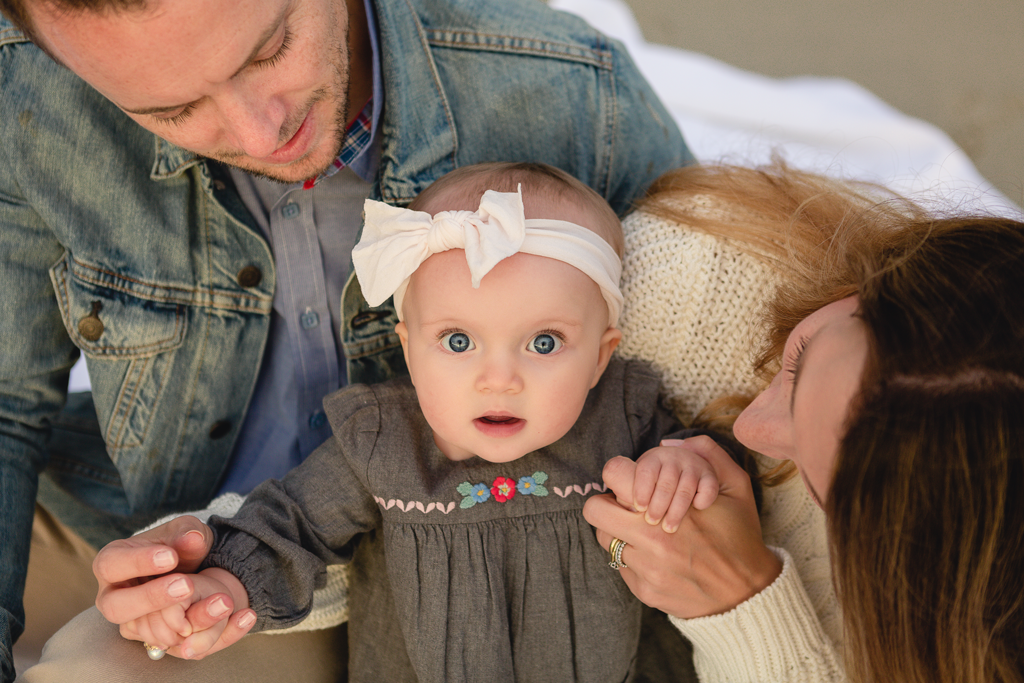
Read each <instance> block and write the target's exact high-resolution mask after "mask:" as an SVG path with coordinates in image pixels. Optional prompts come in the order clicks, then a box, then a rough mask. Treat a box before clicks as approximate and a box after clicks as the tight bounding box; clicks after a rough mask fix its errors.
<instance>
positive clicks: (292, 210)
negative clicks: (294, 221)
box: [281, 202, 302, 218]
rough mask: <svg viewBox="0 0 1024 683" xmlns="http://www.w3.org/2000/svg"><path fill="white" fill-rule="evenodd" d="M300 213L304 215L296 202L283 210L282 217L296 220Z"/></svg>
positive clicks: (290, 203)
mask: <svg viewBox="0 0 1024 683" xmlns="http://www.w3.org/2000/svg"><path fill="white" fill-rule="evenodd" d="M300 213H302V209H301V208H299V205H298V204H296V203H295V202H288V203H287V204H285V205H284V207H282V208H281V215H282V216H284V217H285V218H295V217H296V216H298V215H299V214H300Z"/></svg>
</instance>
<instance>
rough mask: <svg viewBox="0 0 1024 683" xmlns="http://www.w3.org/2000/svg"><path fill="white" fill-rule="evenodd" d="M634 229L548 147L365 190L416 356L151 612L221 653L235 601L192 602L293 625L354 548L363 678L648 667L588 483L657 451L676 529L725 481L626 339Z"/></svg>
mask: <svg viewBox="0 0 1024 683" xmlns="http://www.w3.org/2000/svg"><path fill="white" fill-rule="evenodd" d="M622 241H623V238H622V232H621V226H620V224H619V221H618V219H617V217H616V216H615V214H614V213H613V212H612V210H611V209H610V207H608V205H607V204H606V203H605V202H604V200H603V199H601V197H600V196H599V195H598V194H597V193H595V192H594V191H593V190H591V189H589V188H587V187H586V186H585V185H583V184H582V183H580V182H579V181H577V180H575V179H574V178H572V177H571V176H568V175H567V174H565V173H563V172H561V171H558V170H556V169H551V168H549V167H545V166H540V165H534V164H486V165H482V166H475V167H468V168H464V169H460V170H458V171H455V172H453V173H451V174H449V175H447V176H445V177H444V178H442V179H441V180H439V181H437V182H436V183H434V184H433V185H431V186H430V187H429V188H428V189H427V190H426V191H425V192H423V193H422V194H421V195H420V196H419V197H418V198H417V199H416V201H415V202H414V203H413V204H412V205H411V206H410V208H409V209H401V208H395V207H391V206H388V205H385V204H381V203H379V202H373V201H367V203H366V225H365V228H364V231H363V236H362V239H361V240H360V242H359V244H358V245H357V246H356V248H355V250H354V251H353V262H354V264H355V269H356V274H357V277H358V280H359V284H360V286H361V288H362V291H363V293H364V295H365V297H366V299H367V301H368V302H369V303H370V304H371V305H379V304H381V303H383V302H384V301H385V300H386V299H387V298H388V297H390V296H394V299H395V305H396V309H397V311H398V312H399V318H400V320H401V322H400V323H399V324H398V325H397V327H396V332H397V333H398V337H399V339H400V340H401V344H402V348H403V351H404V353H405V359H406V362H407V364H408V367H409V373H410V377H409V378H407V379H400V380H393V381H390V382H386V383H383V384H378V385H372V386H352V387H349V388H346V389H343V390H341V391H339V392H337V393H335V394H333V395H331V396H329V397H328V398H327V399H325V401H324V407H325V410H326V413H327V415H328V417H329V419H330V422H331V426H332V428H333V431H334V437H333V438H332V439H331V440H329V441H328V442H327V443H325V444H324V445H323V446H321V447H320V448H319V449H318V450H317V451H316V452H315V453H313V454H312V455H311V456H310V457H309V458H308V459H307V460H306V462H304V463H303V464H302V465H300V466H299V467H297V468H296V469H295V470H293V471H292V472H291V473H289V474H288V476H287V477H285V478H284V479H283V480H282V481H268V482H265V483H264V484H262V485H261V486H260V487H258V488H257V489H256V490H254V491H253V492H252V494H251V495H250V496H249V498H248V500H247V501H246V503H245V504H244V505H243V506H242V508H241V509H240V510H239V512H238V514H237V515H236V516H235V517H233V518H231V519H221V518H216V517H215V518H213V519H211V522H210V526H211V528H212V531H213V534H214V539H215V540H214V543H213V547H212V550H211V552H210V554H209V555H208V557H207V559H206V562H205V564H204V567H205V569H203V570H202V571H201V572H200V573H199V574H196V575H193V576H191V577H190V579H191V581H192V582H193V584H194V586H195V591H194V593H193V595H192V596H190V597H189V598H187V599H186V600H185V601H183V603H182V604H180V605H176V606H174V607H172V608H168V609H165V610H163V611H161V612H155V613H152V614H149V615H146V616H145V617H143V618H141V619H139V620H136V622H135V623H134V624H132V625H131V628H132V629H134V631H135V632H137V633H139V634H140V635H141V636H142V637H144V638H145V639H146V640H147V641H148V642H149V643H150V644H157V645H158V646H160V647H165V648H166V647H176V648H178V650H177V652H178V653H186V654H191V655H192V656H198V655H202V654H203V653H204V652H206V651H207V650H208V649H209V648H211V646H213V644H214V643H215V641H216V639H217V636H218V633H219V631H220V630H222V629H223V624H224V623H226V620H227V618H228V616H230V615H228V616H226V617H225V620H224V621H222V622H220V623H219V624H218V625H215V626H214V627H213V628H210V629H208V630H205V631H197V632H196V633H193V634H192V635H191V636H189V637H188V638H183V637H182V635H180V634H189V633H191V628H190V626H189V623H188V616H189V613H188V611H187V610H188V609H189V607H190V605H192V604H194V603H196V602H198V601H201V600H205V599H207V598H210V597H211V596H213V595H220V594H225V593H226V594H227V595H228V596H230V600H231V603H232V604H233V608H234V611H235V612H237V611H238V610H241V609H247V608H249V607H251V608H252V609H254V610H255V612H256V614H257V616H258V620H257V623H256V626H255V630H261V629H268V628H284V627H287V626H291V625H293V624H295V623H297V622H299V621H301V620H302V619H303V618H304V617H305V616H306V615H307V614H308V613H309V610H310V607H311V601H312V595H313V590H314V588H316V587H317V585H318V583H319V582H322V580H323V577H324V574H325V565H326V564H328V563H350V575H349V576H350V590H349V621H350V626H349V640H350V643H349V658H350V659H349V678H350V680H353V681H360V680H373V681H379V680H388V681H407V680H419V681H449V682H450V681H474V682H475V681H482V680H510V681H511V680H519V681H543V680H551V681H588V682H589V681H623V680H630V679H631V677H632V676H633V674H634V669H635V663H636V653H637V646H638V642H639V636H640V613H641V610H640V603H639V602H637V600H636V599H635V598H634V597H633V596H632V594H631V593H630V591H629V589H628V588H627V587H626V585H625V583H624V582H623V581H622V580H621V578H620V577H619V575H618V573H617V572H616V571H612V570H611V569H609V564H611V565H612V569H615V568H617V566H618V564H619V562H618V561H619V559H620V557H621V555H618V556H615V557H613V558H612V562H611V563H609V555H608V552H607V551H606V550H605V549H604V548H602V547H601V546H599V545H598V544H597V541H596V540H595V537H594V532H593V529H592V528H591V527H590V526H589V525H588V524H587V523H586V521H585V520H584V519H583V516H582V508H583V503H584V501H585V499H586V497H587V496H588V494H590V493H591V492H594V491H597V492H600V491H603V490H604V487H603V486H602V485H601V484H600V481H601V470H602V467H603V466H604V464H605V462H606V461H608V460H609V459H610V458H612V457H614V456H616V455H626V456H629V457H632V458H637V457H639V460H638V468H640V470H641V471H642V472H643V474H642V475H641V474H638V476H637V485H636V490H635V491H634V496H633V498H634V500H633V504H634V506H635V507H636V508H637V509H639V510H646V512H647V515H648V519H649V520H650V521H652V522H654V523H661V524H663V525H664V526H665V527H666V528H667V529H669V530H673V529H674V528H675V527H676V526H678V524H679V522H680V520H681V519H682V516H683V515H684V514H685V512H686V510H687V509H688V507H689V506H690V504H691V500H692V503H693V505H694V506H695V507H700V508H703V507H707V506H708V505H710V504H711V502H712V501H713V500H714V499H715V497H716V496H717V493H718V482H717V478H716V477H715V476H714V472H713V470H712V469H711V467H710V466H709V465H708V464H707V463H706V462H705V461H704V460H703V459H702V458H700V457H699V456H698V455H696V454H695V453H693V452H692V451H690V450H688V449H687V448H685V447H680V446H659V444H660V443H661V441H662V440H663V439H680V438H686V437H688V436H692V435H693V432H692V431H688V430H684V429H683V426H682V425H681V424H679V423H678V422H677V421H676V419H675V418H674V417H673V415H672V413H671V411H670V410H669V409H668V408H667V407H666V406H665V405H664V402H663V400H662V394H661V389H660V383H659V379H658V376H657V374H656V373H654V372H653V371H652V370H651V369H650V368H648V367H647V366H645V365H643V364H640V363H636V362H624V361H620V360H618V359H614V360H613V359H612V352H613V350H614V349H615V347H616V345H617V344H618V342H619V339H620V338H621V333H620V332H619V331H618V330H617V329H616V327H615V325H616V322H617V319H618V315H619V311H620V309H621V305H622V296H621V294H620V293H619V289H618V279H619V274H620V269H621V266H620V261H619V255H618V254H619V253H620V252H621V249H622ZM612 550H613V551H614V550H615V548H613V549H612ZM186 646H187V647H186ZM174 652H175V650H172V653H174Z"/></svg>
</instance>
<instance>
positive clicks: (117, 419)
mask: <svg viewBox="0 0 1024 683" xmlns="http://www.w3.org/2000/svg"><path fill="white" fill-rule="evenodd" d="M142 360H143V362H144V363H148V362H149V359H148V358H143V359H142ZM135 366H136V361H131V362H129V364H128V371H127V372H126V373H125V381H123V382H121V386H120V387H119V388H118V390H117V399H116V400H115V401H114V410H113V411H111V416H110V422H109V423H108V424H107V429H106V430H105V432H106V433H105V434H104V436H103V441H104V442H106V444H107V448H108V449H120V448H128V447H134V445H135V444H132V446H129V445H128V444H125V443H122V441H121V438H122V436H123V435H124V431H125V429H126V428H127V427H128V418H129V417H131V408H132V405H133V404H134V402H135V396H136V395H137V394H138V390H139V382H138V381H134V382H133V381H131V375H132V374H135V375H136V376H138V375H141V374H142V371H143V370H145V367H142V368H136V367H135ZM129 384H130V385H132V397H131V400H129V401H125V388H126V387H127V386H128V385H129ZM148 422H152V420H149V421H148ZM147 427H148V424H147ZM115 429H116V430H117V434H116V435H115V434H114V430H115ZM115 437H116V438H115Z"/></svg>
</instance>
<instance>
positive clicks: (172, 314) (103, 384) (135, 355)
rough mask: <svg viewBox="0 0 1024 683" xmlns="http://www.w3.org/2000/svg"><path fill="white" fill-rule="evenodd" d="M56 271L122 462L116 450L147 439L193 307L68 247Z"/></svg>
mask: <svg viewBox="0 0 1024 683" xmlns="http://www.w3.org/2000/svg"><path fill="white" fill-rule="evenodd" d="M50 278H51V280H52V282H53V286H54V291H55V292H56V294H57V303H58V305H59V307H60V312H61V317H62V318H63V320H64V325H65V327H66V328H67V331H68V334H69V335H70V336H71V340H72V341H73V342H74V343H75V345H76V346H78V347H79V348H80V349H81V350H82V352H83V353H84V354H85V357H86V363H87V365H88V368H89V376H90V381H91V383H92V384H93V395H94V397H96V399H97V400H96V412H97V416H98V417H99V419H100V424H101V425H102V426H103V438H104V441H105V442H106V444H107V449H108V451H110V453H111V455H112V456H114V460H115V462H116V460H117V458H116V449H120V448H135V447H138V446H139V445H141V444H142V442H143V441H144V440H145V436H146V432H147V431H148V426H149V423H150V418H151V417H152V416H153V414H154V413H155V409H156V405H157V402H158V401H159V398H160V394H161V390H162V388H163V383H164V380H165V378H166V377H165V376H166V374H167V372H166V371H167V368H168V366H169V365H170V360H171V356H173V354H172V353H170V352H172V351H173V350H175V349H177V348H178V347H180V346H181V345H182V343H183V342H184V339H185V331H186V327H187V320H188V315H187V307H186V305H185V304H184V303H182V302H181V301H175V300H174V297H173V296H167V293H166V292H164V293H161V291H160V290H161V288H160V287H159V286H157V285H154V284H151V283H144V282H139V281H137V280H130V279H128V278H124V277H121V276H118V275H116V274H112V273H110V272H109V271H107V270H104V269H102V268H97V267H95V266H91V265H86V264H83V263H80V262H77V261H75V260H74V258H73V257H72V256H71V255H70V254H68V253H65V255H64V257H63V258H61V260H60V261H58V262H57V263H56V264H55V265H54V266H53V267H52V268H51V269H50ZM141 294H144V295H141ZM103 397H110V398H111V399H113V402H112V404H111V402H110V401H104V400H100V399H101V398H103Z"/></svg>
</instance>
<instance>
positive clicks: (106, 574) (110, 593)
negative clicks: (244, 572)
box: [92, 516, 256, 659]
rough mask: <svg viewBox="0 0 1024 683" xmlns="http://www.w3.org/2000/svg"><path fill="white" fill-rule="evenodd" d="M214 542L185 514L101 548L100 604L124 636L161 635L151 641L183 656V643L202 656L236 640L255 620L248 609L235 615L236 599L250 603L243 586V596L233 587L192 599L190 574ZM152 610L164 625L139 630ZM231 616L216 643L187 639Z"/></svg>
mask: <svg viewBox="0 0 1024 683" xmlns="http://www.w3.org/2000/svg"><path fill="white" fill-rule="evenodd" d="M212 541H213V535H212V533H211V531H210V528H209V527H208V526H206V525H205V524H203V523H202V522H200V521H199V520H198V519H196V518H195V517H190V516H184V517H178V518H176V519H173V520H171V521H170V522H168V523H166V524H163V525H161V526H159V527H156V528H155V529H150V530H149V531H146V532H143V533H141V534H137V535H135V536H132V537H131V538H125V539H122V540H119V541H114V542H112V543H109V544H108V545H106V546H105V547H104V548H103V549H102V550H100V551H99V553H97V555H96V559H95V560H94V561H93V565H92V568H93V573H94V574H95V575H96V579H97V581H98V582H99V592H98V593H97V595H96V607H97V609H99V611H100V613H101V614H102V615H103V616H104V617H105V618H106V619H107V620H108V621H110V622H112V623H114V624H118V625H119V626H120V627H121V628H120V630H121V635H122V636H123V637H124V638H128V639H129V640H140V641H146V639H147V638H154V639H160V640H163V641H165V642H159V643H150V644H151V645H171V644H174V645H175V646H174V647H171V648H170V649H169V650H168V653H169V654H172V655H174V656H178V657H181V656H184V655H185V652H183V649H182V648H183V647H184V648H185V649H186V650H191V651H192V655H193V656H194V657H195V658H197V659H198V658H201V657H202V656H205V655H206V654H210V653H212V652H216V651H217V650H220V649H223V648H225V647H227V646H229V645H232V644H234V643H235V642H237V641H238V640H239V639H240V638H241V637H242V636H244V635H245V634H246V633H248V631H249V629H250V628H252V625H253V624H254V623H256V618H255V617H256V615H255V612H253V611H252V610H250V609H238V610H237V611H235V612H234V614H232V611H233V610H235V609H236V608H235V605H236V604H238V605H239V607H240V608H247V607H248V599H247V597H246V596H245V591H244V589H241V595H238V594H237V593H235V594H234V595H232V594H231V593H232V591H228V592H212V593H206V594H200V595H199V596H195V598H194V593H195V588H196V587H195V582H194V579H193V577H192V576H188V575H187V574H193V573H194V572H195V570H196V569H197V568H198V567H199V565H200V564H201V563H202V561H203V559H204V558H205V557H206V555H207V554H208V553H209V551H210V545H211V543H212ZM229 576H230V575H229ZM235 581H237V579H236V580H235ZM238 586H239V587H240V586H241V584H238ZM183 610H187V613H183ZM152 613H160V614H163V615H164V616H165V619H164V621H165V623H166V629H164V628H162V627H161V628H158V629H157V632H147V633H145V634H143V633H140V632H139V624H140V623H141V622H140V621H139V620H141V619H143V617H147V615H150V614H152ZM227 615H230V619H228V621H227V624H226V627H225V628H224V629H223V632H221V633H219V637H218V638H217V639H216V641H215V643H213V644H212V645H211V644H208V643H206V642H205V640H204V641H202V642H198V641H197V645H199V646H198V647H191V648H190V647H189V641H183V639H184V638H188V637H190V636H192V634H193V633H195V636H194V638H195V639H199V638H200V633H199V632H200V631H206V630H207V629H210V628H211V627H212V626H215V625H217V624H218V623H220V622H223V621H224V619H225V616H227ZM143 630H146V629H143ZM209 635H210V634H206V635H204V636H202V637H203V638H208V637H209ZM166 641H172V642H166Z"/></svg>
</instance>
